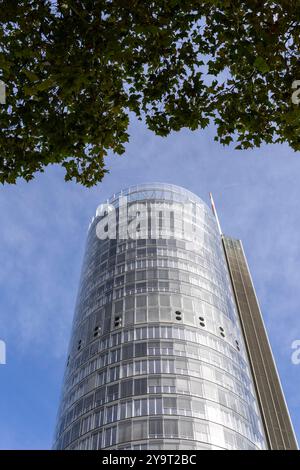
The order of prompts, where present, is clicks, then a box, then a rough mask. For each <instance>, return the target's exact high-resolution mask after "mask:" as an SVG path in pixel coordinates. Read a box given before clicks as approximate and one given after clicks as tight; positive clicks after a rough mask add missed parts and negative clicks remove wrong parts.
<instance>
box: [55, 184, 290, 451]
mask: <svg viewBox="0 0 300 470" xmlns="http://www.w3.org/2000/svg"><path fill="white" fill-rule="evenodd" d="M247 269H248V268H247V266H246V264H245V257H244V255H243V251H242V246H241V244H240V242H239V241H236V240H233V239H230V238H227V237H224V236H223V235H221V234H220V232H219V229H218V223H217V220H216V217H215V215H214V214H213V212H212V211H211V209H210V208H209V207H208V206H207V205H206V204H205V203H204V202H203V201H202V200H201V199H200V198H199V197H197V196H196V195H194V194H192V193H191V192H189V191H187V190H185V189H183V188H180V187H178V186H174V185H169V184H161V183H157V184H144V185H139V186H134V187H130V188H129V189H127V190H124V191H122V192H120V193H119V194H115V195H113V197H112V198H111V199H110V200H109V201H107V202H106V203H104V204H102V205H101V206H99V208H98V209H97V212H96V216H95V217H94V218H93V220H92V222H91V224H90V227H89V231H88V237H87V245H86V252H85V256H84V261H83V267H82V274H81V280H80V286H79V292H78V298H77V304H76V310H75V315H74V322H73V330H72V335H71V341H70V346H69V353H68V354H69V355H68V360H67V365H66V371H65V377H64V383H63V390H62V397H61V403H60V409H59V414H58V421H57V428H56V437H55V444H54V448H55V449H133V450H134V449H137V450H138V449H153V450H165V449H179V450H180V449H182V450H188V449H190V450H194V449H195V450H196V449H253V450H260V449H268V448H271V449H272V448H296V447H297V444H296V441H295V437H294V434H293V430H292V426H291V422H290V419H289V416H288V411H287V407H286V405H285V402H284V397H283V394H282V391H281V387H280V383H279V379H278V375H277V372H276V369H275V365H274V361H273V358H272V356H271V350H270V347H269V344H268V342H267V337H266V334H265V330H264V327H263V323H262V318H261V315H260V311H259V307H258V304H257V301H256V298H255V296H253V292H254V289H253V285H252V283H251V278H250V274H249V272H248V270H247ZM251 296H252V297H251ZM247 309H248V310H247ZM265 360H267V361H269V362H268V364H267V366H266V364H265V362H264V361H265ZM271 373H272V377H271V376H270V374H271ZM264 374H265V375H264ZM276 400H277V401H276ZM270 402H272V403H273V404H272V403H270ZM275 415H276V416H275Z"/></svg>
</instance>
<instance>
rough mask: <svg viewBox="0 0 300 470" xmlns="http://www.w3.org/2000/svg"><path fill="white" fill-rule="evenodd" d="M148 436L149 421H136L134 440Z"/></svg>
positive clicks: (133, 432)
mask: <svg viewBox="0 0 300 470" xmlns="http://www.w3.org/2000/svg"><path fill="white" fill-rule="evenodd" d="M147 437H148V436H147V421H146V420H145V421H144V420H143V421H142V420H140V421H135V422H134V426H133V428H132V440H134V441H135V440H137V439H146V438H147Z"/></svg>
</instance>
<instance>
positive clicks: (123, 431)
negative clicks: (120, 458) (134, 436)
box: [118, 421, 131, 442]
mask: <svg viewBox="0 0 300 470" xmlns="http://www.w3.org/2000/svg"><path fill="white" fill-rule="evenodd" d="M127 441H128V442H129V441H131V422H128V421H127V422H125V423H120V424H119V439H118V442H127Z"/></svg>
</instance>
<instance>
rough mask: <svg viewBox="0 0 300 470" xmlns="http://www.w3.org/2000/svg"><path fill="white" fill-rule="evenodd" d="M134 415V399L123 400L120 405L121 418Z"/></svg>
mask: <svg viewBox="0 0 300 470" xmlns="http://www.w3.org/2000/svg"><path fill="white" fill-rule="evenodd" d="M131 417H132V400H127V401H123V402H121V405H120V419H125V418H131Z"/></svg>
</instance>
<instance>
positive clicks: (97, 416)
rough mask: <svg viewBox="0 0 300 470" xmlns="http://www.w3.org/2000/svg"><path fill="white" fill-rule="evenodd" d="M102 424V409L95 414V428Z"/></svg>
mask: <svg viewBox="0 0 300 470" xmlns="http://www.w3.org/2000/svg"><path fill="white" fill-rule="evenodd" d="M103 424H104V408H101V409H100V410H99V411H97V412H96V413H95V424H94V427H95V428H99V427H100V426H103Z"/></svg>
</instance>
